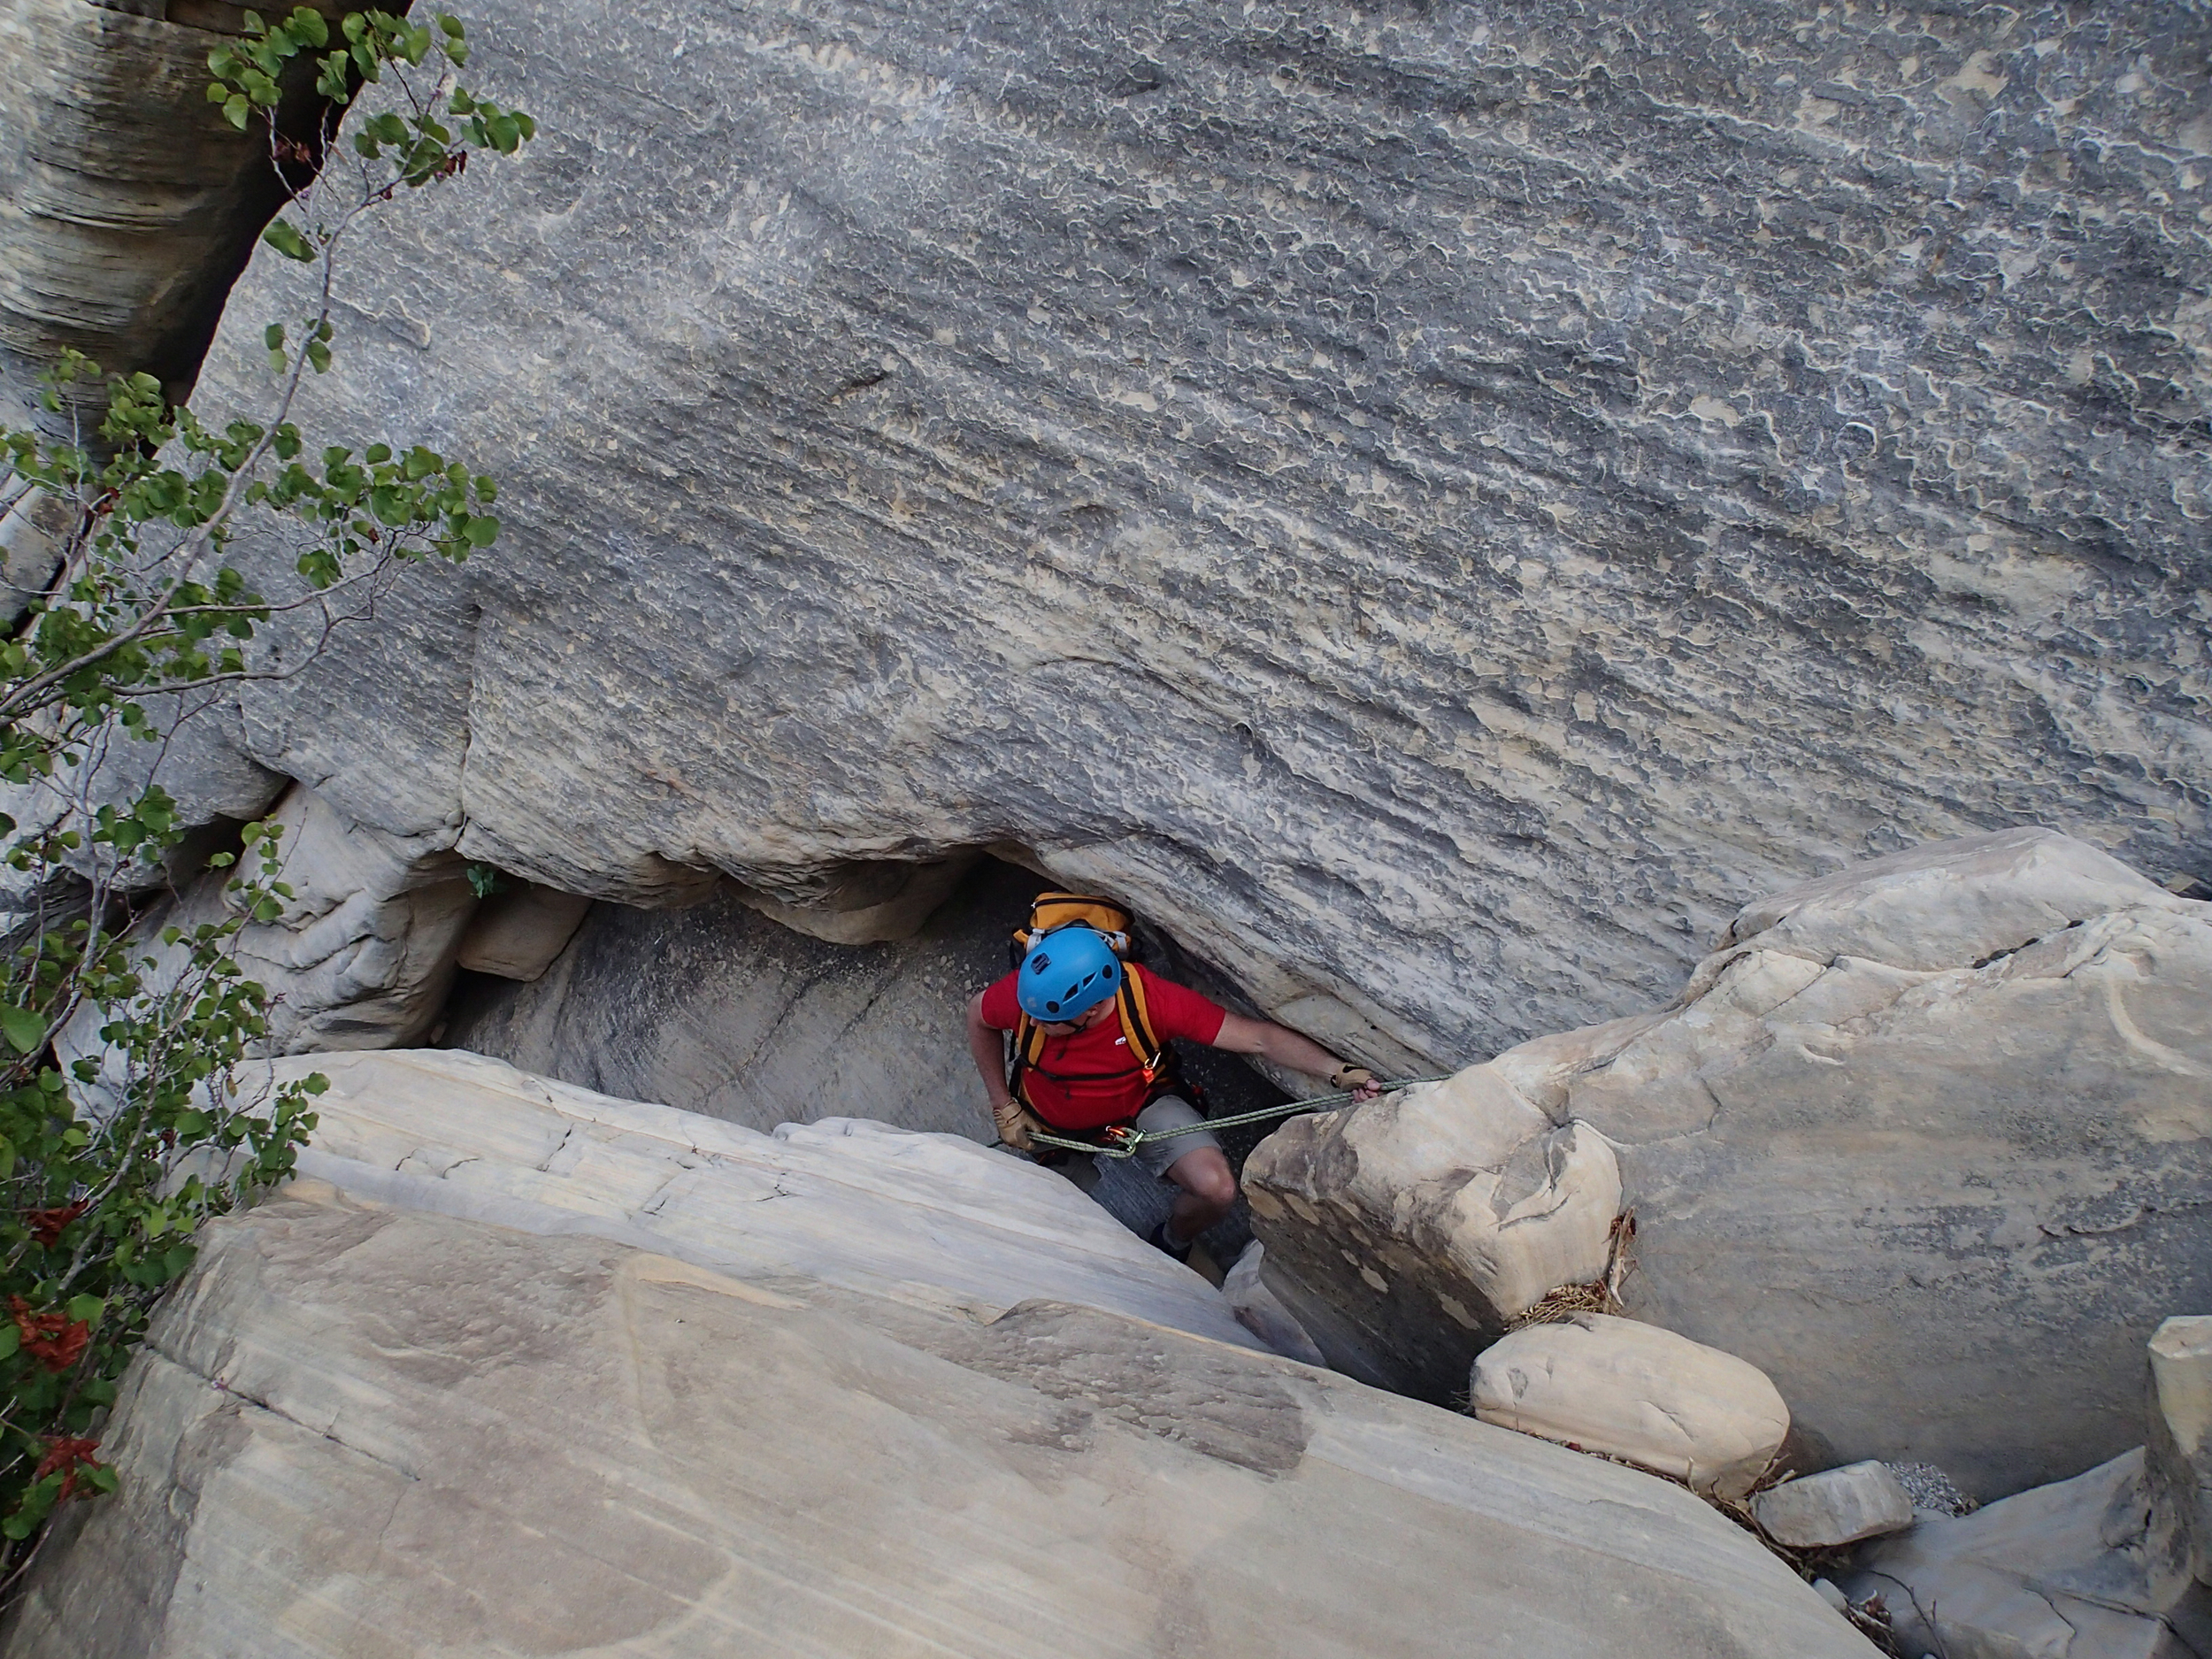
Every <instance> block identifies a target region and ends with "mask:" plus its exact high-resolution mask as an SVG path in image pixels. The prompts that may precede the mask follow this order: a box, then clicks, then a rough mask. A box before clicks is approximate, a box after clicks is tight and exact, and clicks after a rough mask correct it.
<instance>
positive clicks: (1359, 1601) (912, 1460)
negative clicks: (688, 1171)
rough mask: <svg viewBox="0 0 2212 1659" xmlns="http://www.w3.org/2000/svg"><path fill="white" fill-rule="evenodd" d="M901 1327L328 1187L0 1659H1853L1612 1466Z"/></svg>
mask: <svg viewBox="0 0 2212 1659" xmlns="http://www.w3.org/2000/svg"><path fill="white" fill-rule="evenodd" d="M977 1156H981V1155H980V1154H978V1155H977ZM777 1207H778V1206H777V1205H776V1204H774V1203H769V1202H760V1203H756V1204H754V1205H752V1206H750V1211H751V1213H752V1214H755V1215H757V1216H760V1217H767V1216H768V1215H770V1214H772V1211H773V1210H775V1209H776V1208H777ZM736 1225H740V1226H741V1225H743V1223H742V1221H739V1222H738V1223H737V1224H736ZM950 1231H951V1232H952V1233H955V1234H957V1233H958V1232H959V1228H958V1226H957V1225H953V1226H952V1227H951V1229H950ZM921 1271H926V1268H924V1269H922V1270H921ZM925 1301H926V1298H914V1297H911V1296H909V1297H903V1298H902V1299H898V1300H891V1299H886V1298H882V1297H878V1296H873V1295H868V1294H854V1293H851V1292H839V1291H834V1290H832V1289H830V1288H829V1287H827V1286H824V1285H822V1284H821V1283H819V1282H818V1281H814V1280H810V1279H806V1278H805V1277H804V1276H791V1275H786V1276H780V1277H778V1278H776V1279H738V1278H731V1277H726V1276H725V1275H722V1274H718V1273H715V1272H711V1271H704V1270H703V1269H701V1268H698V1267H696V1266H693V1265H691V1264H689V1263H684V1262H680V1261H676V1260H672V1259H671V1258H670V1257H668V1256H663V1255H659V1254H656V1253H652V1252H649V1251H643V1250H639V1249H634V1248H626V1247H625V1246H622V1245H618V1244H615V1243H612V1242H610V1241H608V1240H605V1239H603V1238H595V1237H577V1236H568V1237H561V1236H533V1235H531V1234H530V1233H524V1232H520V1231H516V1230H511V1229H507V1228H502V1227H495V1226H488V1225H481V1224H479V1223H474V1222H469V1221H463V1220H458V1219H455V1218H453V1217H446V1216H435V1215H429V1214H424V1213H419V1212H411V1211H407V1210H383V1209H379V1210H363V1209H359V1208H356V1207H354V1206H352V1205H350V1204H348V1203H346V1202H343V1201H342V1200H339V1199H338V1198H337V1197H336V1196H335V1195H334V1194H329V1193H328V1192H327V1191H326V1192H325V1194H324V1196H323V1197H322V1198H321V1199H320V1200H316V1201H311V1200H309V1199H307V1198H305V1197H302V1198H296V1199H293V1200H289V1201H282V1202H273V1203H271V1204H269V1205H266V1206H265V1207H263V1208H262V1209H260V1210H257V1211H255V1212H253V1213H252V1214H250V1215H248V1216H245V1217H239V1218H236V1219H233V1220H228V1221H225V1222H221V1223H219V1224H217V1225H215V1226H214V1227H212V1228H211V1229H210V1230H209V1232H208V1233H207V1234H206V1235H205V1241H204V1253H203V1255H202V1257H201V1261H200V1264H199V1266H198V1267H197V1268H196V1271H195V1272H194V1275H193V1277H192V1278H191V1279H190V1280H189V1281H188V1283H187V1284H186V1285H185V1286H183V1288H182V1289H181V1291H180V1293H179V1294H178V1295H177V1296H176V1297H175V1298H174V1299H173V1301H172V1302H170V1303H169V1304H168V1305H167V1307H166V1308H165V1310H164V1312H163V1315H162V1317H161V1319H160V1321H159V1323H158V1326H157V1330H156V1332H155V1333H154V1334H153V1336H152V1339H151V1340H150V1344H149V1346H148V1348H147V1349H146V1351H145V1352H144V1353H143V1354H142V1356H141V1357H140V1359H139V1360H138V1362H137V1363H135V1365H134V1369H133V1371H132V1372H131V1374H130V1376H129V1378H128V1379H127V1382H126V1385H125V1387H124V1390H123V1395H122V1399H121V1401H120V1402H119V1407H118V1409H117V1416H116V1422H115V1425H114V1427H113V1428H111V1432H110V1438H109V1440H108V1444H107V1448H106V1449H107V1452H108V1454H109V1455H111V1456H113V1458H114V1459H115V1461H116V1463H117V1466H118V1468H119V1470H120V1471H121V1473H122V1476H123V1485H122V1492H121V1495H119V1497H118V1498H116V1499H114V1500H112V1501H110V1502H103V1503H101V1504H99V1505H96V1506H81V1507H79V1508H76V1509H73V1510H72V1511H71V1512H70V1515H69V1518H68V1524H67V1525H66V1527H65V1533H66V1534H68V1535H67V1536H65V1537H61V1538H58V1539H57V1540H55V1542H54V1544H53V1545H52V1546H50V1549H49V1553H48V1555H47V1557H46V1559H45V1560H44V1561H43V1562H42V1564H41V1570H40V1572H39V1574H38V1577H37V1578H36V1580H35V1583H34V1584H33V1586H31V1589H30V1593H29V1596H28V1599H27V1601H26V1603H25V1605H24V1607H23V1609H22V1610H21V1612H20V1613H19V1616H18V1617H17V1619H16V1622H15V1624H14V1626H13V1628H12V1632H10V1635H9V1638H8V1640H7V1642H6V1645H5V1647H4V1653H5V1654H6V1655H7V1659H63V1655H66V1656H67V1659H212V1656H213V1655H223V1656H224V1659H387V1656H389V1659H402V1656H405V1659H413V1656H414V1655H426V1654H434V1653H486V1654H488V1653H502V1654H506V1653H556V1652H558V1653H572V1652H578V1651H584V1652H589V1653H592V1654H595V1655H604V1656H606V1659H615V1656H617V1655H620V1656H622V1659H648V1656H650V1659H732V1656H735V1655H761V1656H762V1659H771V1656H772V1659H852V1656H853V1655H869V1659H906V1656H909V1655H911V1656H913V1659H920V1656H921V1655H938V1656H940V1659H943V1656H944V1655H974V1656H975V1659H986V1656H988V1659H1032V1656H1033V1659H1124V1656H1128V1659H1134V1656H1137V1655H1157V1656H1158V1659H1171V1656H1175V1659H1189V1656H1191V1655H1207V1656H1209V1659H1212V1656H1215V1655H1219V1656H1221V1659H1230V1656H1233V1655H1284V1656H1285V1659H1289V1656H1290V1655H1297V1656H1298V1659H1444V1656H1445V1655H1463V1654H1464V1653H1466V1652H1467V1651H1468V1643H1469V1641H1470V1640H1471V1636H1470V1633H1471V1632H1479V1633H1480V1634H1479V1638H1478V1639H1477V1640H1479V1642H1480V1643H1481V1644H1482V1645H1483V1646H1484V1647H1486V1648H1494V1649H1495V1650H1496V1651H1498V1652H1509V1653H1513V1654H1516V1655H1535V1656H1537V1659H1588V1656H1589V1655H1597V1654H1611V1653H1625V1652H1634V1653H1637V1654H1639V1655H1655V1659H1676V1656H1679V1659H1771V1656H1772V1655H1778V1654H1789V1655H1802V1656H1804V1659H1865V1655H1868V1654H1869V1652H1870V1649H1869V1648H1868V1647H1866V1645H1865V1644H1864V1642H1863V1640H1861V1639H1860V1638H1859V1637H1858V1636H1857V1635H1855V1633H1853V1632H1851V1631H1850V1629H1849V1628H1848V1627H1847V1625H1846V1624H1844V1623H1843V1622H1842V1621H1841V1620H1840V1619H1839V1618H1838V1617H1836V1616H1835V1615H1834V1614H1833V1613H1832V1612H1831V1611H1830V1610H1829V1609H1827V1608H1826V1607H1825V1606H1824V1604H1823V1603H1822V1602H1821V1601H1820V1599H1819V1597H1818V1596H1816V1594H1814V1593H1813V1592H1812V1591H1811V1590H1810V1589H1809V1588H1808V1587H1807V1586H1804V1585H1803V1584H1801V1583H1800V1582H1799V1581H1798V1580H1797V1579H1796V1578H1794V1577H1793V1576H1792V1575H1791V1574H1790V1573H1789V1572H1788V1571H1786V1569H1785V1568H1784V1567H1783V1566H1782V1564H1781V1563H1779V1562H1778V1561H1776V1560H1775V1559H1774V1558H1773V1557H1771V1556H1770V1555H1768V1554H1766V1552H1764V1551H1763V1550H1762V1549H1761V1548H1759V1547H1758V1546H1757V1545H1756V1544H1755V1542H1753V1540H1751V1539H1750V1538H1749V1537H1748V1536H1747V1534H1745V1533H1743V1532H1740V1530H1738V1529H1737V1528H1735V1527H1733V1526H1732V1525H1730V1524H1729V1523H1728V1522H1726V1521H1725V1520H1724V1519H1723V1518H1721V1517H1718V1516H1717V1515H1714V1514H1713V1513H1711V1512H1710V1511H1709V1510H1708V1509H1705V1507H1704V1506H1703V1505H1702V1504H1701V1503H1699V1502H1697V1501H1696V1500H1695V1499H1694V1498H1692V1497H1691V1496H1690V1495H1689V1494H1686V1493H1684V1492H1680V1491H1678V1490H1675V1489H1673V1488H1671V1487H1670V1486H1665V1485H1663V1484H1662V1483H1660V1482H1657V1481H1654V1480H1650V1479H1647V1478H1645V1477H1643V1476H1641V1475H1639V1474H1636V1473H1634V1472H1633V1471H1628V1470H1624V1469H1619V1468H1615V1467H1611V1466H1609V1465H1606V1464H1603V1463H1597V1462H1595V1461H1594V1460H1592V1459H1587V1458H1578V1457H1576V1456H1574V1455H1571V1454H1570V1453H1566V1452H1563V1451H1560V1450H1558V1449H1556V1448H1552V1447H1548V1446H1545V1445H1543V1444H1541V1443H1540V1442H1539V1441H1535V1440H1528V1439H1526V1438H1524V1437H1522V1436H1518V1435H1513V1434H1509V1433H1506V1432H1502V1431H1499V1430H1495V1429H1491V1428H1489V1427H1486V1425H1481V1424H1478V1423H1474V1422H1471V1421H1469V1420H1467V1419H1466V1418H1463V1417H1454V1416H1452V1415H1450V1414H1448V1413H1445V1412H1440V1411H1437V1410H1435V1409H1432V1408H1430V1407H1427V1406H1423V1405H1419V1404H1417V1403H1415V1402H1409V1401H1405V1400H1402V1399H1399V1398H1396V1397H1394V1396H1391V1395H1387V1394H1379V1393H1377V1392H1375V1391H1372V1390H1370V1389H1367V1388H1364V1387H1363V1386H1360V1385H1358V1384H1356V1383H1352V1382H1349V1381H1347V1380H1344V1379H1336V1378H1332V1377H1330V1376H1328V1375H1327V1374H1326V1373H1323V1372H1318V1371H1313V1370H1311V1369H1310V1368H1307V1367H1304V1366H1300V1365H1294V1364H1292V1363H1288V1362H1286V1361H1281V1360H1277V1359H1275V1358H1273V1357H1271V1356H1263V1355H1260V1354H1256V1353H1254V1352H1252V1351H1250V1350H1248V1349H1244V1348H1235V1347H1231V1346H1225V1345H1224V1344H1221V1343H1217V1342H1212V1341H1208V1340H1203V1339H1202V1338H1199V1337H1195V1336H1191V1335H1188V1334H1186V1333H1180V1332H1177V1331H1172V1330H1169V1329H1165V1328H1164V1327H1162V1326H1160V1325H1152V1324H1148V1323H1145V1322H1142V1321H1139V1320H1134V1319H1130V1318H1127V1317H1122V1316H1117V1315H1113V1314H1109V1313H1104V1312H1101V1311H1098V1310H1094V1309H1085V1308H1079V1307H1073V1306H1070V1305H1068V1304H1065V1303H1058V1302H1042V1301H1039V1302H1025V1303H1022V1304H1020V1305H1018V1306H1016V1307H1014V1308H1012V1309H1010V1310H1004V1311H1003V1312H1002V1313H1000V1314H998V1315H997V1316H996V1317H974V1316H972V1315H970V1314H968V1313H965V1312H962V1311H959V1310H954V1309H951V1308H949V1307H937V1308H930V1307H926V1306H925V1305H923V1302H925Z"/></svg>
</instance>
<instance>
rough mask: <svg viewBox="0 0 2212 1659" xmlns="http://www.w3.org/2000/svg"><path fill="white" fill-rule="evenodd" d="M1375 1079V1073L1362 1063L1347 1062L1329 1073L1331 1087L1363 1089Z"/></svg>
mask: <svg viewBox="0 0 2212 1659" xmlns="http://www.w3.org/2000/svg"><path fill="white" fill-rule="evenodd" d="M1374 1080H1375V1074H1374V1073H1373V1072H1372V1071H1369V1070H1368V1069H1367V1068H1366V1067H1365V1066H1363V1065H1353V1064H1349V1063H1346V1064H1343V1065H1340V1066H1339V1067H1337V1069H1336V1070H1335V1071H1333V1072H1331V1073H1330V1074H1329V1087H1331V1088H1333V1089H1363V1088H1365V1087H1367V1086H1368V1085H1369V1084H1370V1083H1372V1082H1373V1081H1374Z"/></svg>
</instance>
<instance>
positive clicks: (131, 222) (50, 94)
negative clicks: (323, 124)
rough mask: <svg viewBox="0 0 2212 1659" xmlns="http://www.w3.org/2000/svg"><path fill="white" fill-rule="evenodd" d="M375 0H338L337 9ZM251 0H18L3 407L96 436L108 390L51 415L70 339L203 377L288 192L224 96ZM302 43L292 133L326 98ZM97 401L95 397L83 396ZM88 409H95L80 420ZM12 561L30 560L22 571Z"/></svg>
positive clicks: (5, 229) (8, 145) (8, 40)
mask: <svg viewBox="0 0 2212 1659" xmlns="http://www.w3.org/2000/svg"><path fill="white" fill-rule="evenodd" d="M360 5H361V0H321V3H320V4H319V5H318V8H317V9H318V10H320V11H322V12H325V13H326V15H332V16H334V15H336V14H338V13H340V12H349V11H357V10H359V9H360ZM250 9H251V8H250V7H246V6H242V5H238V4H233V0H8V4H5V5H4V6H0V202H4V203H5V204H6V211H0V421H5V422H7V423H9V424H13V423H15V422H17V421H19V420H22V419H25V418H26V416H30V417H31V418H33V419H39V420H40V421H41V423H42V424H45V425H49V426H50V429H51V431H52V432H53V434H54V435H56V436H58V437H60V438H63V439H68V438H71V437H73V436H74V437H76V438H77V439H78V441H80V442H91V441H92V440H91V432H92V429H93V428H94V427H96V426H97V425H98V424H99V418H100V415H101V413H102V412H103V411H104V410H105V408H106V394H105V392H104V389H103V388H98V387H93V388H83V390H85V391H88V392H89V393H90V394H91V396H89V397H88V399H87V400H86V401H84V402H83V403H80V402H79V396H81V393H80V394H79V395H73V396H71V397H70V399H69V409H68V412H65V414H63V415H61V416H58V417H46V416H43V415H42V413H41V412H40V411H37V409H36V406H35V403H34V401H33V398H32V394H33V392H34V391H35V387H36V383H37V380H38V377H39V375H40V374H41V373H43V372H44V371H45V370H46V369H48V368H50V367H51V366H52V365H54V363H55V362H56V360H57V359H58V357H59V355H60V353H61V351H62V350H63V349H65V348H73V349H77V350H79V351H82V352H84V353H86V354H87V355H88V356H89V357H92V358H93V359H94V360H95V361H96V362H97V363H99V364H100V365H102V366H103V367H104V368H107V369H110V370H114V371H119V372H121V373H134V372H141V371H142V372H144V373H150V374H152V375H153V376H154V377H155V378H156V379H157V380H161V381H162V382H163V383H164V384H165V386H166V387H167V388H168V389H169V390H170V392H171V393H172V395H173V396H182V395H183V394H184V393H185V392H187V391H188V390H189V389H190V388H191V385H192V381H193V378H194V376H195V375H196V373H198V370H199V366H200V358H201V356H202V354H203V353H204V351H205V350H206V349H207V343H208V341H209V339H210V338H211V336H212V334H214V332H215V325H216V322H217V319H219V317H220V315H221V313H222V306H223V300H224V297H225V295H226V293H227V290H228V289H229V288H230V285H231V283H232V282H233V281H234V280H235V279H236V278H237V276H238V273H240V272H241V271H242V270H243V269H244V267H245V264H246V258H247V256H248V254H249V253H250V252H251V250H252V249H253V245H254V239H255V238H256V237H257V236H258V235H259V234H260V233H261V227H263V226H264V225H265V224H266V223H267V222H268V219H269V217H270V215H271V214H272V213H273V212H274V211H276V208H277V206H278V204H279V203H280V201H281V200H282V199H283V193H284V191H283V186H282V185H281V184H280V182H279V180H278V179H277V177H276V175H275V173H273V171H272V169H271V167H270V165H269V150H268V145H267V142H266V140H265V137H264V135H263V134H260V133H258V132H257V133H251V134H249V133H243V132H240V131H239V130H237V129H236V128H235V127H232V126H231V125H230V124H229V123H228V122H227V121H226V120H225V119H223V117H222V111H220V110H219V109H217V108H215V107H214V106H213V105H211V104H209V103H208V101H207V83H208V79H209V77H208V68H207V58H208V53H209V52H210V51H211V50H213V49H215V48H217V47H219V46H222V45H225V44H227V43H228V42H232V41H234V40H236V39H237V38H239V37H240V36H241V35H243V34H244V33H245V18H246V14H247V12H249V11H250ZM313 79H314V76H313V72H312V70H311V66H310V65H308V63H307V62H306V60H304V59H302V60H300V61H299V62H298V63H296V65H294V66H293V73H291V74H289V75H288V77H287V80H286V84H287V86H288V89H289V92H290V96H289V97H288V99H287V101H286V103H285V104H284V106H283V109H282V111H281V112H280V113H281V119H282V124H283V126H284V127H285V129H286V131H287V133H288V135H290V136H293V137H295V138H300V139H311V138H312V135H313V132H314V127H315V123H316V121H317V120H318V119H319V116H320V112H321V109H322V105H321V104H320V102H319V100H317V99H315V98H314V97H313V96H312V95H311V91H310V88H311V83H312V81H313ZM80 411H81V412H80ZM73 416H74V417H76V419H78V420H79V421H80V423H81V424H79V425H77V426H73V425H72V424H71V423H72V418H73ZM10 574H11V576H13V574H14V572H13V571H12V570H11V572H10Z"/></svg>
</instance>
